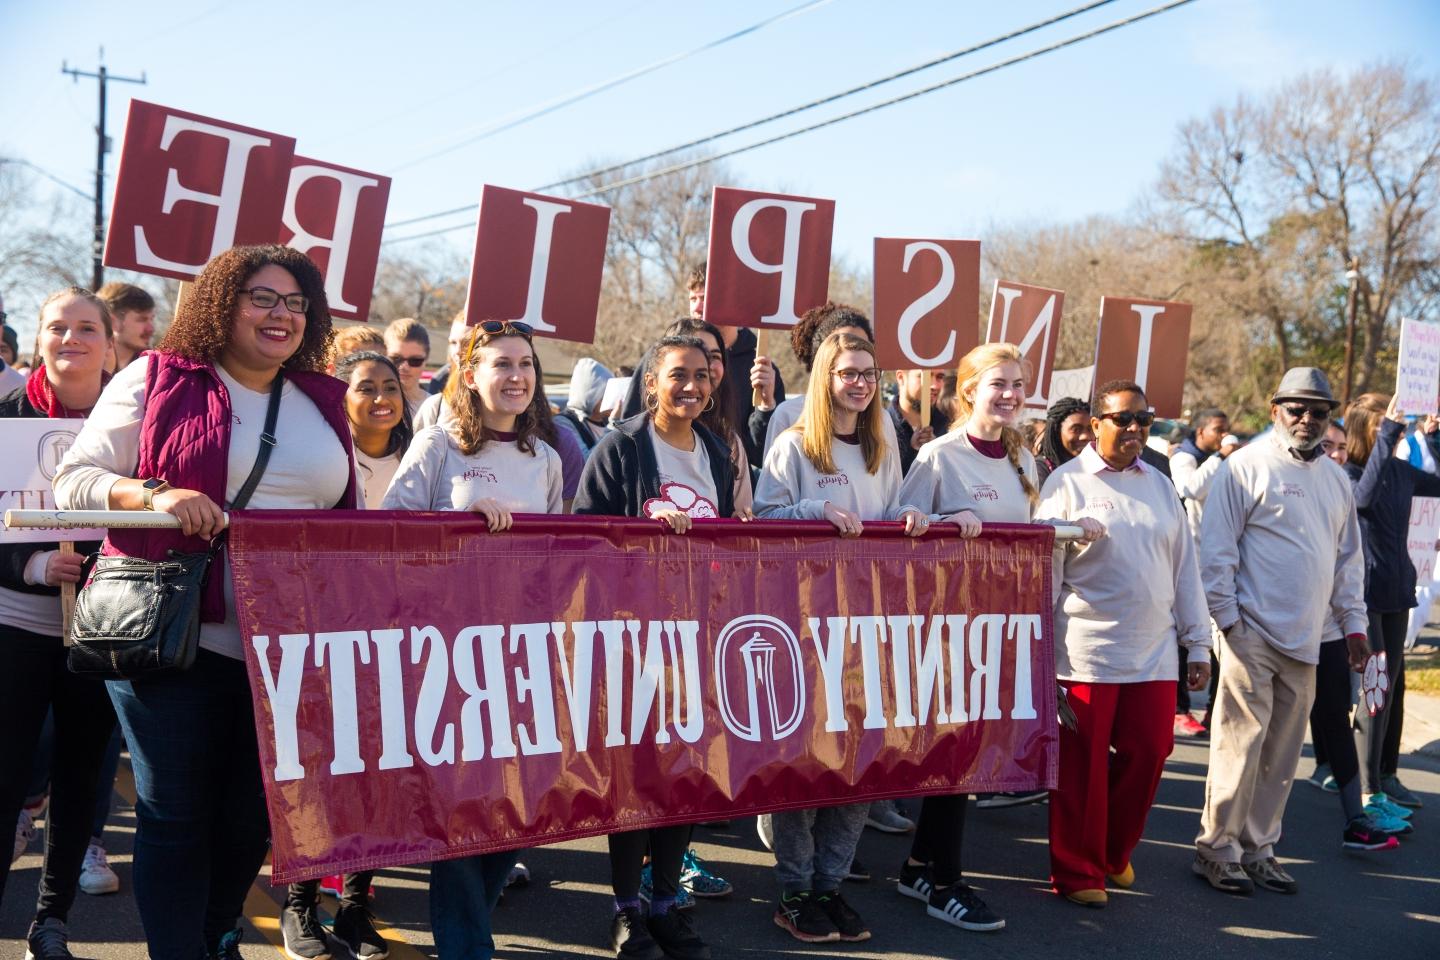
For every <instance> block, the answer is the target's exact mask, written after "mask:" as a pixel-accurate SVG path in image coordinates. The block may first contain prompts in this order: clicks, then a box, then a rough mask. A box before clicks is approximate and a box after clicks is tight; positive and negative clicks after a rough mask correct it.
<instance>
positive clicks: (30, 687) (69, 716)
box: [0, 626, 115, 921]
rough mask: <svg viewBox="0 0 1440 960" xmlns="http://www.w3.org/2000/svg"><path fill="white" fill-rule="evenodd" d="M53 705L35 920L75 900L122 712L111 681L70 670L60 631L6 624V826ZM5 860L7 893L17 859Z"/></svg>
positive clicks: (1, 653) (0, 655)
mask: <svg viewBox="0 0 1440 960" xmlns="http://www.w3.org/2000/svg"><path fill="white" fill-rule="evenodd" d="M49 710H53V711H54V717H55V753H54V760H53V762H52V763H51V767H50V809H49V812H48V813H46V815H45V867H44V869H43V871H42V872H41V874H40V896H39V899H38V901H37V902H36V905H35V918H36V919H37V920H44V919H46V918H48V917H54V918H56V919H57V920H61V921H63V920H65V919H66V918H67V917H68V916H69V913H70V906H71V904H73V903H74V902H75V890H76V888H77V885H78V884H79V881H80V867H81V865H82V864H83V863H84V861H85V850H86V848H87V847H88V846H89V845H90V827H91V822H92V821H93V820H94V817H95V788H96V784H97V782H98V781H99V779H100V765H101V762H102V761H103V760H104V757H105V748H106V746H107V745H108V744H109V742H110V732H111V731H112V730H113V729H114V728H115V710H114V708H112V707H111V705H110V697H109V696H108V695H107V694H106V692H105V683H104V681H102V680H98V679H96V678H94V677H81V676H76V675H75V674H73V673H71V672H70V671H69V670H68V669H67V668H66V666H65V647H64V645H63V644H62V643H61V641H60V638H59V637H46V636H41V635H40V634H37V633H30V632H28V631H26V630H17V629H16V628H14V627H9V626H0V824H13V823H14V822H15V820H16V818H17V817H19V815H20V807H21V806H22V805H23V804H24V802H25V793H26V788H27V787H28V785H29V783H30V778H31V768H32V765H33V763H34V759H35V750H36V746H37V744H38V743H39V740H40V728H41V726H42V725H44V723H45V714H46V712H47V711H49ZM0 861H3V862H0V897H3V895H4V891H5V881H6V879H7V878H8V877H9V875H10V858H9V857H4V858H0Z"/></svg>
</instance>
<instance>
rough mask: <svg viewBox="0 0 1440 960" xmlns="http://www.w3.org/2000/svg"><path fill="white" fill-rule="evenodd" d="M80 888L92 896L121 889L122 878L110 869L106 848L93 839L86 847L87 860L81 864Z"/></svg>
mask: <svg viewBox="0 0 1440 960" xmlns="http://www.w3.org/2000/svg"><path fill="white" fill-rule="evenodd" d="M80 889H81V890H83V891H84V892H85V893H88V894H90V896H92V897H98V896H100V895H101V894H104V893H114V892H116V891H117V890H119V889H120V878H119V877H117V876H116V875H115V871H114V870H111V869H110V861H109V860H107V859H106V857H105V848H104V847H103V846H102V845H100V844H98V843H95V842H93V841H92V842H91V843H90V846H89V847H88V848H86V850H85V861H84V863H82V864H81V865H80Z"/></svg>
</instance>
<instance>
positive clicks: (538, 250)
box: [519, 197, 574, 333]
mask: <svg viewBox="0 0 1440 960" xmlns="http://www.w3.org/2000/svg"><path fill="white" fill-rule="evenodd" d="M521 202H522V203H524V204H525V206H527V207H529V208H531V209H532V210H534V211H535V246H534V247H533V248H532V249H531V251H530V286H529V288H528V290H527V292H526V294H525V315H524V316H523V317H520V318H519V320H520V322H521V323H528V324H529V325H530V326H532V327H534V328H535V329H536V330H539V331H540V332H542V333H554V332H555V328H554V327H553V326H552V325H550V324H548V323H546V322H545V282H546V281H547V280H548V279H549V277H550V242H551V240H552V238H553V237H554V236H555V218H556V217H558V216H560V214H562V213H569V212H570V211H571V210H572V209H574V208H573V207H571V206H570V205H569V204H564V203H555V202H553V201H550V200H536V199H535V198H534V197H526V198H525V199H524V200H523V201H521Z"/></svg>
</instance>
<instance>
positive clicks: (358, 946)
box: [330, 903, 390, 960]
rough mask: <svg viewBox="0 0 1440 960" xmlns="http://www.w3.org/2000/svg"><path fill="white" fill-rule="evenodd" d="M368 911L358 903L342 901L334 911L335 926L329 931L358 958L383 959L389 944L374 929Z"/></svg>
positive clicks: (387, 954)
mask: <svg viewBox="0 0 1440 960" xmlns="http://www.w3.org/2000/svg"><path fill="white" fill-rule="evenodd" d="M371 919H372V918H371V916H370V911H369V910H368V909H366V908H365V907H363V906H361V905H360V904H358V903H342V904H340V908H339V909H338V910H336V911H335V926H334V927H332V928H331V930H330V932H331V933H332V934H333V935H334V937H335V939H337V940H339V941H340V942H341V943H343V944H345V946H346V947H347V948H348V949H349V950H350V953H351V955H353V956H354V957H356V958H358V960H385V958H386V957H388V956H389V955H390V945H389V944H387V943H386V942H385V938H384V937H382V936H380V934H379V933H378V932H376V930H375V924H374V923H372V922H371Z"/></svg>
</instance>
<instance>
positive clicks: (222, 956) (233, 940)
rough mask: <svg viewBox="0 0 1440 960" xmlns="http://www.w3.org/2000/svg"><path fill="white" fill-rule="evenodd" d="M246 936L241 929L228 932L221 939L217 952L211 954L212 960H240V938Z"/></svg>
mask: <svg viewBox="0 0 1440 960" xmlns="http://www.w3.org/2000/svg"><path fill="white" fill-rule="evenodd" d="M242 936H244V934H243V933H242V932H241V930H240V928H239V927H236V928H235V929H234V930H227V931H225V933H224V934H222V935H221V937H220V942H219V943H218V944H216V946H215V952H214V953H212V954H210V960H240V938H241V937H242Z"/></svg>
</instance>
